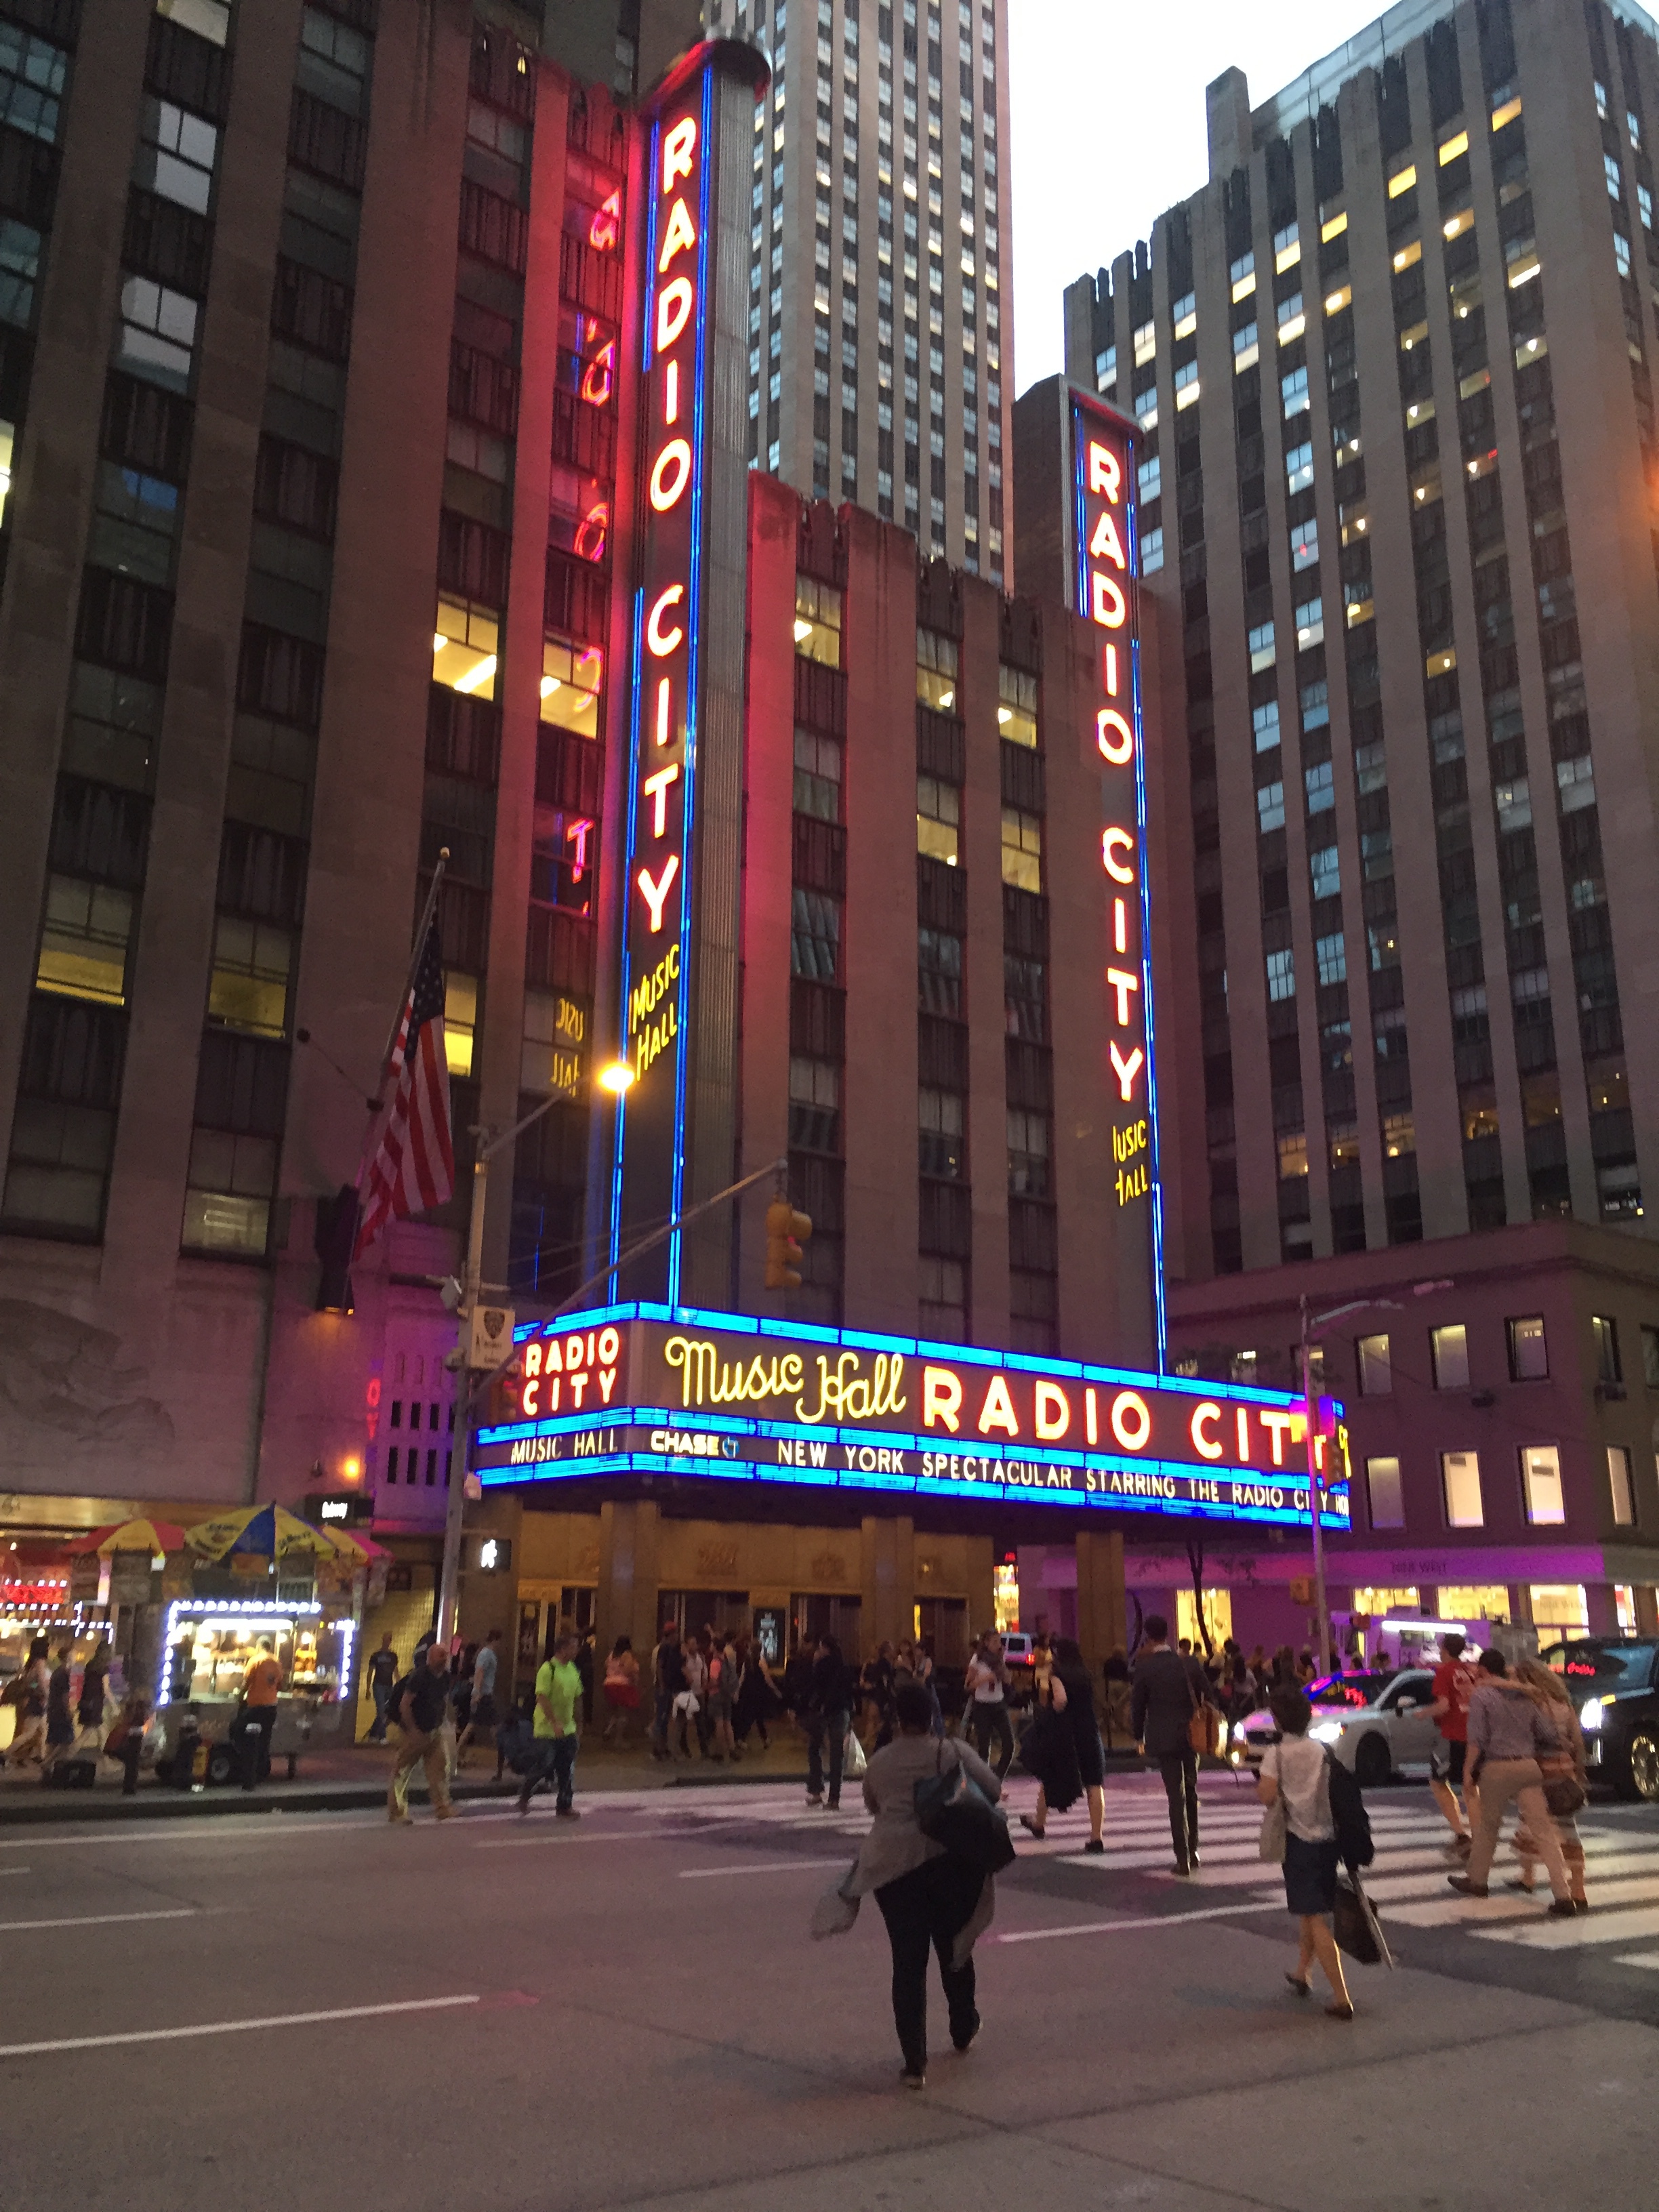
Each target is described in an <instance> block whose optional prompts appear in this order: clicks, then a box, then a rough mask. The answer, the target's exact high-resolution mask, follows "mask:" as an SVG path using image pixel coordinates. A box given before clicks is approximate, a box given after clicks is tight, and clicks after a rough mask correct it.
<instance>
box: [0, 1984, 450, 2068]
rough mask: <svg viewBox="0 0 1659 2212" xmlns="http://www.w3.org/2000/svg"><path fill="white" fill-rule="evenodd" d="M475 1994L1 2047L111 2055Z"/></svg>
mask: <svg viewBox="0 0 1659 2212" xmlns="http://www.w3.org/2000/svg"><path fill="white" fill-rule="evenodd" d="M478 2001H479V2000H478V1997H477V1993H476V1992H475V1993H474V1994H473V1995H472V1996H464V1997H406V1998H404V2000H403V2002H401V2003H399V2004H375V2005H339V2006H337V2007H336V2008H334V2009H333V2010H332V2011H330V2012H279V2013H270V2014H267V2015H265V2016H264V2018H263V2019H261V2020H210V2021H202V2022H201V2023H200V2025H199V2026H197V2027H138V2028H132V2029H130V2030H129V2031H128V2032H127V2033H125V2034H118V2035H65V2036H59V2037H58V2038H56V2039H54V2040H52V2042H50V2043H0V2058H33V2057H37V2056H39V2055H40V2054H42V2053H44V2052H47V2051H107V2050H109V2049H111V2048H112V2046H113V2045H116V2044H121V2043H178V2042H182V2041H183V2040H184V2039H185V2038H186V2037H188V2036H196V2035H246V2034H250V2033H252V2031H253V2030H254V2029H255V2028H263V2027H318V2026H319V2025H321V2024H322V2023H323V2022H325V2021H331V2020H378V2019H380V2018H381V2017H382V2016H383V2015H386V2014H388V2013H400V2012H440V2011H442V2010H444V2009H445V2008H447V2007H450V2006H454V2005H475V2004H477V2002H478Z"/></svg>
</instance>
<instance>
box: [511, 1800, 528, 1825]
mask: <svg viewBox="0 0 1659 2212" xmlns="http://www.w3.org/2000/svg"><path fill="white" fill-rule="evenodd" d="M513 1809H514V1810H515V1811H516V1813H517V1814H518V1816H519V1818H520V1820H528V1819H529V1818H530V1800H529V1799H528V1798H527V1797H520V1800H519V1802H518V1804H517V1805H516V1806H515V1807H514V1808H513Z"/></svg>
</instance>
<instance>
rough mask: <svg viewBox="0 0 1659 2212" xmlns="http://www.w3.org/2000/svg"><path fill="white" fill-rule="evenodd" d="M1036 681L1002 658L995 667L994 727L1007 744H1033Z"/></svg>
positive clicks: (1035, 729) (1035, 718)
mask: <svg viewBox="0 0 1659 2212" xmlns="http://www.w3.org/2000/svg"><path fill="white" fill-rule="evenodd" d="M1036 710H1037V680H1036V677H1035V676H1029V675H1027V673H1026V671H1024V669H1023V668H1010V667H1009V666H1008V665H1007V663H1006V661H1003V662H1000V664H999V665H998V668H997V727H998V728H999V729H1000V732H1002V734H1003V736H1004V737H1005V738H1007V740H1008V742H1009V744H1013V745H1031V746H1035V745H1036V741H1037V714H1036Z"/></svg>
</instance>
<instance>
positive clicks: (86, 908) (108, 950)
mask: <svg viewBox="0 0 1659 2212" xmlns="http://www.w3.org/2000/svg"><path fill="white" fill-rule="evenodd" d="M134 912H135V902H134V899H133V896H132V894H131V891H124V890H117V889H116V888H115V887H114V885H113V884H94V883H88V882H87V881H86V880H85V879H84V878H82V877H79V876H56V875H55V876H50V877H48V878H47V880H46V924H45V927H43V928H42V930H41V933H40V962H39V964H38V966H37V968H36V970H35V977H34V981H35V987H36V989H37V990H41V991H52V992H54V993H57V994H60V995H62V996H63V997H65V998H71V999H91V1000H94V1002H96V1003H97V1004H99V1005H101V1006H125V1003H126V991H127V981H126V978H127V953H128V950H129V948H130V946H131V942H132V931H133V918H134Z"/></svg>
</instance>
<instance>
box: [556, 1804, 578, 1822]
mask: <svg viewBox="0 0 1659 2212" xmlns="http://www.w3.org/2000/svg"><path fill="white" fill-rule="evenodd" d="M553 1817H554V1819H555V1820H580V1818H581V1814H580V1813H579V1812H578V1811H577V1810H576V1808H575V1807H574V1805H556V1806H555V1807H554V1808H553Z"/></svg>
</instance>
